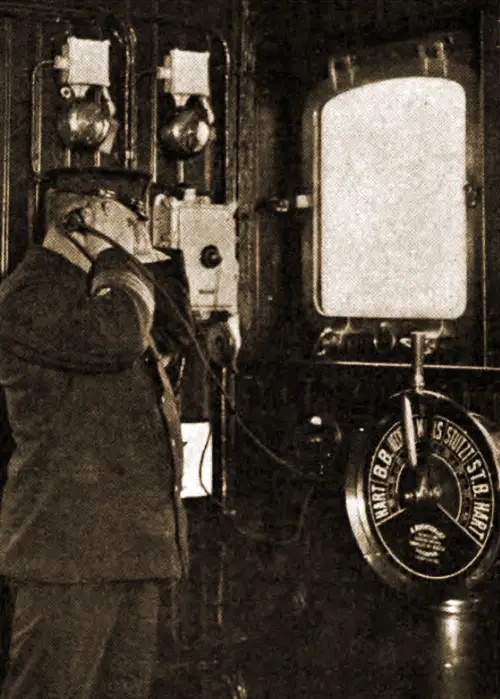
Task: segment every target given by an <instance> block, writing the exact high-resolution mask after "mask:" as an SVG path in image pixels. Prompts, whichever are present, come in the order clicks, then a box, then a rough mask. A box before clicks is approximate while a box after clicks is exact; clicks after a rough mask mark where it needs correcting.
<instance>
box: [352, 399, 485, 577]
mask: <svg viewBox="0 0 500 699" xmlns="http://www.w3.org/2000/svg"><path fill="white" fill-rule="evenodd" d="M450 403H451V402H450ZM442 407H444V408H449V404H448V401H447V400H446V401H445V405H444V406H443V405H440V402H439V401H437V403H436V401H434V406H433V409H432V411H428V416H427V417H419V416H413V425H414V433H415V437H416V446H417V456H418V464H419V467H418V468H417V469H415V468H414V467H411V466H409V464H408V458H407V448H406V443H405V439H404V432H403V427H402V419H397V417H396V418H395V419H393V420H388V421H386V423H385V425H384V427H383V429H382V430H381V431H379V432H378V434H376V436H375V439H374V440H372V441H371V442H370V445H369V446H368V451H367V453H366V452H365V460H364V467H363V468H362V469H359V470H358V474H357V484H355V486H354V489H353V488H351V494H352V492H354V490H355V492H356V493H357V498H356V502H357V507H356V508H355V510H354V515H353V508H352V506H351V508H350V519H351V525H352V527H353V531H354V533H355V535H357V534H359V531H360V529H362V530H363V536H362V537H361V539H362V549H364V552H365V551H366V550H369V551H370V554H371V555H370V556H367V557H368V559H369V560H370V562H372V565H373V566H374V567H375V568H376V567H377V565H378V564H377V562H376V561H377V560H378V561H379V562H380V559H385V566H386V568H387V562H389V564H390V565H391V566H393V567H394V568H395V570H396V571H397V573H398V574H399V576H400V577H403V578H406V579H407V580H408V579H416V580H421V581H424V580H425V581H449V580H452V579H454V578H457V577H458V576H462V575H465V576H466V575H468V574H471V573H473V571H474V570H475V569H476V567H477V566H478V565H479V564H480V563H481V561H483V560H484V557H485V556H486V555H487V553H488V551H490V549H491V546H492V540H493V539H496V538H497V535H496V529H497V528H496V527H495V520H496V516H497V513H496V488H497V478H496V466H495V461H494V457H493V453H492V449H491V448H490V444H491V443H492V442H491V441H490V440H489V439H488V434H487V433H485V432H484V431H483V430H481V428H480V427H479V426H478V423H477V421H476V420H475V418H474V419H473V418H472V417H471V416H469V415H468V414H467V413H466V412H465V411H463V410H458V411H455V412H454V411H453V410H452V411H450V410H449V409H445V410H441V409H440V408H442ZM424 412H425V411H424ZM450 412H451V414H450ZM491 439H493V438H491ZM423 471H425V487H424V488H422V473H423ZM348 495H349V493H348ZM357 538H358V542H360V537H359V536H358V535H357ZM389 577H390V576H389Z"/></svg>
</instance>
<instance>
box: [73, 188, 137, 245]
mask: <svg viewBox="0 0 500 699" xmlns="http://www.w3.org/2000/svg"><path fill="white" fill-rule="evenodd" d="M82 214H83V220H84V222H85V223H86V224H87V226H90V227H91V228H95V229H96V231H99V232H100V233H104V234H105V235H106V236H108V237H109V238H111V240H113V241H114V242H115V243H117V244H118V245H120V246H121V247H122V248H125V250H126V251H127V252H130V253H132V254H133V252H134V246H135V226H136V224H137V222H138V221H137V217H136V215H135V214H134V213H133V212H132V211H130V209H128V208H127V207H126V206H124V205H123V204H121V203H120V202H118V201H115V200H114V199H104V198H98V197H91V198H89V199H88V200H87V202H86V205H85V207H84V208H83V209H82ZM84 246H85V249H86V250H87V252H88V253H89V255H91V256H92V257H93V258H95V257H97V255H98V254H99V253H100V252H103V250H107V249H108V248H110V247H112V244H111V243H109V242H108V241H106V240H104V239H102V238H99V236H97V235H93V234H92V233H87V234H85V236H84Z"/></svg>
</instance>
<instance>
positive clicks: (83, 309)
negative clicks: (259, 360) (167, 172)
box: [0, 168, 192, 699]
mask: <svg viewBox="0 0 500 699" xmlns="http://www.w3.org/2000/svg"><path fill="white" fill-rule="evenodd" d="M47 187H48V189H47V193H46V195H45V197H44V202H45V221H46V230H45V237H44V240H43V245H34V246H32V247H31V248H30V249H29V250H28V252H27V254H26V256H25V258H24V260H23V261H22V262H21V264H20V265H19V266H18V267H17V268H16V270H15V271H14V272H13V273H12V274H11V275H10V276H9V277H8V278H7V279H6V280H5V281H4V282H3V283H2V285H1V286H0V384H1V385H2V387H3V389H4V391H5V396H6V403H7V410H8V417H9V423H10V426H11V429H12V433H13V438H14V441H15V445H16V446H15V450H14V453H13V455H12V457H11V460H10V462H9V467H8V479H7V483H6V486H5V489H4V493H3V499H2V508H1V513H0V574H2V575H4V576H5V577H6V578H7V579H8V581H9V582H10V584H11V587H12V590H13V593H14V598H15V605H14V615H13V622H12V642H11V650H10V664H9V670H8V675H7V679H6V682H5V685H4V689H3V693H2V698H3V699H69V698H70V697H71V699H91V698H92V699H97V698H99V699H100V698H101V697H102V698H104V697H109V698H111V697H113V698H114V699H146V697H148V696H149V691H150V683H151V674H152V669H153V664H154V659H155V650H156V626H157V617H158V607H159V594H158V587H159V582H161V581H163V582H164V581H165V580H175V579H179V577H181V576H182V575H183V574H185V573H186V568H187V544H186V540H187V534H186V518H185V512H184V509H183V505H182V501H181V499H180V486H181V477H182V441H181V438H180V423H179V416H178V413H177V409H176V405H175V399H174V396H173V391H172V388H171V386H170V384H169V381H168V377H167V375H166V371H165V369H164V366H163V358H164V356H165V355H168V356H170V355H172V354H173V353H175V352H178V351H181V350H182V349H183V348H184V347H186V346H187V344H188V343H189V341H190V337H191V336H192V335H191V332H190V329H189V326H190V323H191V315H190V310H189V299H188V285H187V280H186V277H185V272H184V266H183V257H182V253H181V252H180V251H178V250H171V249H167V250H163V251H161V252H160V251H157V250H154V249H153V248H152V247H151V243H150V239H149V236H148V233H147V228H146V224H145V222H144V218H145V215H146V213H147V208H148V207H147V196H148V190H149V178H148V177H147V176H144V175H142V174H140V173H136V172H128V171H127V172H123V171H103V170H99V169H95V168H89V169H86V170H76V169H67V170H59V171H55V172H54V173H52V174H51V175H50V177H49V178H48V184H47ZM92 231H101V232H102V233H104V234H105V235H106V236H108V240H103V239H102V238H100V237H98V236H97V235H96V234H94V233H92ZM116 244H118V245H119V246H121V248H122V249H120V248H119V247H117V246H116ZM141 263H145V264H144V266H143V264H141ZM160 291H161V293H160Z"/></svg>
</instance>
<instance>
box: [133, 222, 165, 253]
mask: <svg viewBox="0 0 500 699" xmlns="http://www.w3.org/2000/svg"><path fill="white" fill-rule="evenodd" d="M133 254H134V255H135V257H136V258H137V259H138V260H139V262H142V263H143V264H148V263H149V262H163V261H164V260H169V259H170V258H169V256H168V255H166V254H165V253H164V252H161V251H160V250H157V249H156V248H154V247H153V246H152V244H151V236H150V235H149V231H148V227H147V225H146V223H145V221H139V220H137V222H136V226H135V242H134V250H133Z"/></svg>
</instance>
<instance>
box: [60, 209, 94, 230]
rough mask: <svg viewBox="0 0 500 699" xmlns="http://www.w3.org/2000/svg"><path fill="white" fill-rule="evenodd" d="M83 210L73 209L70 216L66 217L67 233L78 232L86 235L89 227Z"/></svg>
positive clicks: (65, 226) (65, 228)
mask: <svg viewBox="0 0 500 699" xmlns="http://www.w3.org/2000/svg"><path fill="white" fill-rule="evenodd" d="M83 212H84V210H83V209H73V211H70V212H69V214H67V215H66V218H65V219H64V230H65V231H66V232H67V233H74V232H76V231H78V232H79V233H86V232H87V230H88V227H87V225H86V223H85V218H84V215H83Z"/></svg>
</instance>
